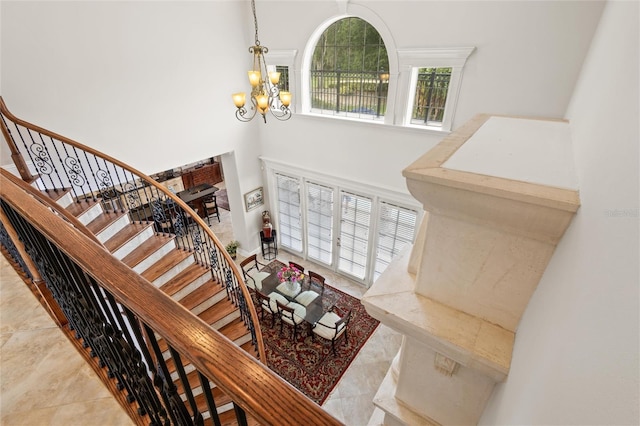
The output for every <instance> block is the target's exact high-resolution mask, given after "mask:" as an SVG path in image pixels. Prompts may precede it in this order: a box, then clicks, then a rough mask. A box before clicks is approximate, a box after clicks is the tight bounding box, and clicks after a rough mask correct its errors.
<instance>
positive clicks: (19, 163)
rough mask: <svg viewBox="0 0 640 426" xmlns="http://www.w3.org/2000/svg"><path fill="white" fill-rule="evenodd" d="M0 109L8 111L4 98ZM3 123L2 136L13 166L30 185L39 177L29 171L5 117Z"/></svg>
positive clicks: (0, 102) (0, 99) (0, 100)
mask: <svg viewBox="0 0 640 426" xmlns="http://www.w3.org/2000/svg"><path fill="white" fill-rule="evenodd" d="M0 108H2V109H6V106H5V104H4V100H3V99H2V96H0ZM2 122H3V123H2V126H0V127H1V128H2V134H3V136H4V139H5V140H6V141H7V145H8V146H9V150H10V151H11V160H13V164H15V166H16V168H17V169H18V173H20V177H21V178H22V180H24V181H25V182H28V183H32V182H33V181H35V180H36V179H37V178H38V176H34V175H32V174H31V172H30V171H29V167H27V163H26V161H25V160H24V157H23V156H22V153H21V152H20V151H19V150H18V146H17V145H16V141H15V140H14V139H13V137H12V135H11V132H10V131H9V128H8V127H7V124H6V123H5V122H4V117H2Z"/></svg>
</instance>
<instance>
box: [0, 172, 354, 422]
mask: <svg viewBox="0 0 640 426" xmlns="http://www.w3.org/2000/svg"><path fill="white" fill-rule="evenodd" d="M0 197H1V198H2V199H3V200H4V201H5V202H7V203H8V204H10V205H11V206H12V208H13V209H14V210H15V211H16V212H18V213H19V214H20V215H21V216H22V217H24V218H25V219H26V220H27V221H28V222H29V223H31V224H32V225H33V226H34V227H35V228H36V229H38V231H40V232H41V233H42V234H43V235H44V236H45V237H46V238H47V239H48V240H49V241H51V242H52V243H53V244H55V245H56V246H57V247H59V248H60V249H61V250H62V251H63V252H64V253H66V254H67V255H68V256H69V257H70V258H71V259H72V260H73V261H74V262H75V263H76V264H78V265H79V266H80V267H81V268H82V269H83V270H84V271H85V272H86V273H87V274H88V275H89V276H91V277H92V278H93V279H95V280H96V282H98V283H99V284H100V285H101V286H103V287H104V288H105V289H106V290H107V291H109V292H110V293H111V294H113V296H114V297H115V298H116V300H118V302H119V303H121V304H122V305H124V306H126V307H127V308H128V309H130V310H131V311H132V312H133V313H134V314H135V315H136V316H137V317H138V318H139V319H140V320H141V321H142V322H144V323H145V324H147V325H148V326H149V327H151V328H152V329H153V330H154V331H156V332H157V333H158V334H159V335H161V336H163V337H164V338H165V339H166V341H167V342H168V343H169V344H170V345H171V346H172V347H174V348H175V349H176V350H177V351H178V352H179V353H180V354H181V355H182V356H183V357H184V358H186V359H188V360H189V362H191V363H192V364H193V366H194V367H195V368H196V369H197V370H198V371H200V372H201V373H202V374H204V375H205V376H206V377H208V378H209V379H210V380H211V381H213V382H214V383H215V384H216V385H217V386H219V387H220V389H221V390H222V391H223V392H225V394H227V395H228V396H229V397H230V398H231V399H232V400H233V401H234V402H235V403H236V404H238V405H239V406H240V407H242V408H243V409H244V410H245V411H246V412H247V413H249V414H250V415H251V416H253V417H254V418H255V419H257V420H258V421H259V422H261V423H262V424H270V425H275V424H278V425H300V424H307V425H340V424H341V423H340V422H339V421H338V420H336V419H335V418H333V417H332V416H331V415H329V414H328V413H326V412H325V411H324V410H322V408H321V407H320V406H318V405H317V404H315V403H314V402H312V401H311V400H309V399H308V398H307V397H306V396H304V395H303V394H302V393H301V392H300V391H298V390H297V389H295V388H294V387H293V386H291V385H290V384H288V383H287V382H286V381H284V380H283V379H282V378H280V377H279V376H278V375H277V374H275V373H274V372H272V371H271V370H269V369H268V368H267V367H266V366H265V365H263V364H261V363H260V362H258V361H257V360H256V359H255V358H253V357H252V356H250V355H249V354H247V353H246V352H245V351H243V350H242V349H241V348H239V347H238V346H236V345H235V344H234V343H233V342H231V341H230V340H228V339H227V338H225V337H224V336H223V335H221V334H220V333H219V332H218V331H216V330H214V329H212V328H211V327H210V326H209V325H208V324H206V323H205V322H204V321H202V320H201V319H199V318H198V317H197V316H195V315H193V314H192V313H191V312H190V311H189V310H187V309H186V308H184V307H182V306H181V305H180V304H178V303H176V302H175V301H173V300H172V299H171V298H170V297H169V296H168V295H166V294H165V293H164V292H162V291H161V290H159V289H157V288H156V287H155V286H154V285H153V284H151V283H150V282H149V281H148V280H146V279H144V278H143V277H141V276H140V275H139V274H137V273H135V272H134V271H133V270H131V269H130V268H128V267H127V266H126V265H125V264H124V263H122V262H121V261H120V260H118V259H116V258H114V257H113V256H112V255H111V254H110V253H109V252H108V251H106V250H104V249H103V248H102V247H101V246H99V245H98V244H96V243H95V242H94V241H92V240H90V239H89V238H87V237H86V236H84V235H82V234H81V233H80V232H78V231H77V230H75V229H73V228H72V227H71V226H68V225H66V224H65V223H64V221H63V220H62V219H61V218H60V217H58V216H57V215H55V214H53V213H52V212H51V211H50V210H49V209H48V208H47V207H45V206H44V205H43V204H42V203H40V202H38V201H37V200H35V199H34V198H33V197H32V196H29V195H28V194H27V193H26V192H25V191H24V190H22V189H20V188H19V187H18V186H16V185H15V184H14V183H13V182H12V181H11V180H10V179H7V178H6V177H5V176H4V174H2V175H0Z"/></svg>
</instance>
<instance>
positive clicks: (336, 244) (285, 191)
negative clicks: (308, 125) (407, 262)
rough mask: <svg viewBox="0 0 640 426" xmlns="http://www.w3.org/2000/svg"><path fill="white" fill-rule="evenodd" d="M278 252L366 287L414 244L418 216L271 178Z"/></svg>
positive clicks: (339, 191)
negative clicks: (288, 252)
mask: <svg viewBox="0 0 640 426" xmlns="http://www.w3.org/2000/svg"><path fill="white" fill-rule="evenodd" d="M275 186H276V194H277V195H276V196H277V200H276V201H277V206H278V222H279V229H278V235H279V239H280V244H281V246H282V247H283V248H286V249H289V250H291V251H292V252H296V253H300V255H301V256H302V257H305V258H307V259H309V260H311V261H313V262H315V263H318V264H322V265H324V266H325V267H327V268H328V269H331V270H333V271H336V272H339V273H341V274H345V275H348V276H350V277H351V278H353V279H354V280H357V281H360V282H362V283H364V284H366V285H369V284H370V283H371V282H373V281H374V280H375V279H377V278H378V277H379V276H380V274H381V273H382V272H383V271H384V270H385V269H386V267H387V265H388V264H389V263H390V262H391V260H392V259H393V258H394V257H396V256H397V255H398V254H399V253H400V252H401V251H402V250H403V249H404V247H406V245H407V244H411V243H412V242H413V239H414V238H415V232H416V225H417V220H418V211H417V210H415V209H410V208H406V207H400V206H397V205H395V204H392V203H389V202H388V201H385V200H383V199H381V198H380V197H379V196H368V195H365V194H362V193H357V192H356V191H351V190H346V189H343V188H340V187H338V186H334V185H328V184H324V183H320V182H317V181H312V180H305V179H303V178H296V177H292V176H287V175H284V174H281V173H275Z"/></svg>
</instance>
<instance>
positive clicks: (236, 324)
mask: <svg viewBox="0 0 640 426" xmlns="http://www.w3.org/2000/svg"><path fill="white" fill-rule="evenodd" d="M218 331H219V332H220V333H222V334H224V335H225V336H226V337H227V338H228V339H229V340H231V341H232V342H235V341H236V340H237V339H239V338H241V337H244V336H245V335H247V334H248V333H249V329H248V328H247V326H246V325H245V323H244V321H242V319H241V318H235V319H234V320H233V321H231V322H230V323H229V324H227V325H225V326H224V327H221V328H219V329H218Z"/></svg>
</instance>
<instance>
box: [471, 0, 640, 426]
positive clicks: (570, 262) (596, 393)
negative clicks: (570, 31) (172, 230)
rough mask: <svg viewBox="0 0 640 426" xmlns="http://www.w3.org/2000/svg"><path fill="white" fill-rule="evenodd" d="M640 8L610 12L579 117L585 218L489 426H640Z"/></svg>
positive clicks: (575, 109) (556, 261) (574, 102)
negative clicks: (639, 53) (639, 28)
mask: <svg viewBox="0 0 640 426" xmlns="http://www.w3.org/2000/svg"><path fill="white" fill-rule="evenodd" d="M638 4H639V3H638V2H622V1H621V2H617V1H616V2H610V3H609V4H608V5H607V8H606V9H605V12H604V15H603V17H602V21H601V23H600V26H599V28H598V32H597V33H596V36H595V38H594V41H593V44H592V46H591V50H590V52H589V55H588V57H587V59H586V62H585V65H584V68H583V70H582V73H581V74H580V79H579V80H578V83H577V86H576V91H575V93H574V95H573V97H572V99H571V104H570V107H569V109H568V112H567V118H568V119H569V120H570V123H571V129H572V134H573V142H574V152H575V163H576V170H577V173H578V178H579V180H580V198H581V203H582V205H581V207H580V210H579V211H578V213H577V215H576V217H575V218H574V220H573V223H572V224H571V225H570V227H569V229H568V231H567V233H566V235H565V236H564V238H563V240H562V241H561V242H560V244H559V246H558V248H557V249H556V252H555V254H554V257H553V259H552V260H551V262H550V264H549V266H548V268H547V271H546V272H545V275H544V276H543V278H542V280H541V282H540V284H539V286H538V288H537V290H536V292H535V294H534V296H533V297H532V299H531V302H530V304H529V306H528V308H527V310H526V312H525V314H524V316H523V318H522V321H521V323H520V327H519V330H518V332H517V336H516V344H515V348H514V353H513V362H512V365H511V372H510V374H509V377H508V379H507V381H506V382H505V383H504V384H502V385H500V386H497V387H496V389H495V391H494V395H493V397H492V399H491V400H490V401H489V403H488V406H487V408H486V410H485V412H484V415H483V417H482V421H481V423H483V424H488V425H495V424H508V425H514V424H545V425H551V424H555V425H558V424H562V425H568V424H572V425H586V424H598V425H605V424H606V425H614V424H615V425H623V424H629V425H637V424H640V414H639V410H638V401H639V399H640V396H639V394H638V389H639V379H638V375H639V367H640V360H639V358H638V350H639V336H640V329H639V316H638V313H639V306H638V304H639V297H640V296H639V292H638V289H639V283H640V278H639V273H638V259H639V258H640V257H639V256H640V254H639V252H638V241H639V238H640V236H639V231H638V228H639V226H638V222H639V220H638V217H639V210H638V207H639V201H638V197H639V195H638V194H639V187H638V180H639V175H638V160H639V158H638V156H639V151H638V140H639V133H638V129H639V122H638V117H639V114H640V111H639V108H638V102H639V99H640V98H639V96H638V95H639V86H638V78H639V75H640V74H639V73H640V70H639V68H638V63H639V60H640V58H639V55H638V51H639V44H638V40H639V36H640V34H639V32H638V16H640V15H639V12H640V11H639V7H638Z"/></svg>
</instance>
